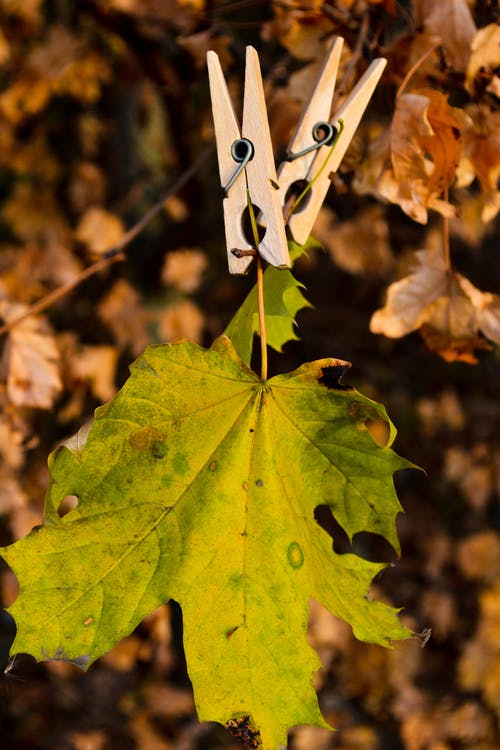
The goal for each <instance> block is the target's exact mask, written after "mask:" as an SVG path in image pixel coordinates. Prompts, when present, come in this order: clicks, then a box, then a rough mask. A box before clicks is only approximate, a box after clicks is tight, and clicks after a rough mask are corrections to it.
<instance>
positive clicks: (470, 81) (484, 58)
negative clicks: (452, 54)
mask: <svg viewBox="0 0 500 750" xmlns="http://www.w3.org/2000/svg"><path fill="white" fill-rule="evenodd" d="M498 67H500V26H498V25H497V24H496V23H491V24H489V25H488V26H484V27H483V28H482V29H479V31H478V32H477V34H476V35H475V36H474V38H473V39H472V41H471V56H470V60H469V64H468V66H467V73H466V78H465V88H466V89H467V91H469V93H470V94H474V92H475V89H476V86H477V88H478V89H479V90H480V91H481V90H482V89H484V88H485V86H486V84H487V83H488V82H489V80H490V79H491V77H492V75H493V71H494V70H495V69H496V68H498ZM476 79H478V80H476Z"/></svg>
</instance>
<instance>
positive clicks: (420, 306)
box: [370, 246, 500, 364]
mask: <svg viewBox="0 0 500 750" xmlns="http://www.w3.org/2000/svg"><path fill="white" fill-rule="evenodd" d="M419 328H420V329H421V334H422V336H423V338H424V340H425V342H426V344H427V346H428V347H429V349H431V351H436V352H437V353H438V354H439V355H440V356H441V357H443V359H445V360H446V361H447V362H453V361H456V360H459V361H462V362H468V363H469V364H475V363H476V362H477V359H476V356H475V352H474V350H475V349H488V348H490V346H489V344H488V342H487V341H485V340H484V339H482V338H480V336H479V334H480V333H482V334H483V335H484V336H486V337H488V338H489V339H490V340H491V341H494V342H495V343H497V344H498V343H500V296H499V295H496V294H492V293H491V292H481V291H480V290H479V289H477V288H476V287H475V286H474V285H473V284H471V282H470V281H469V280H468V279H466V278H465V277H464V276H462V275H461V274H459V273H456V272H454V271H453V270H451V269H450V268H448V267H447V265H446V262H445V260H444V255H443V252H442V251H441V250H440V249H439V247H438V246H436V247H433V248H429V249H427V250H419V251H418V252H416V253H415V266H414V271H413V273H411V274H410V275H409V276H406V277H405V278H403V279H401V280H400V281H396V282H395V283H393V284H391V285H390V287H389V288H388V290H387V300H386V304H385V306H384V307H383V308H381V309H380V310H377V311H376V312H375V313H374V314H373V315H372V318H371V321H370V330H371V331H372V332H373V333H382V334H384V336H388V337H389V338H399V337H400V336H404V335H406V334H407V333H410V332H411V331H415V330H417V329H419Z"/></svg>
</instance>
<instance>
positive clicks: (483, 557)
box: [457, 467, 500, 583]
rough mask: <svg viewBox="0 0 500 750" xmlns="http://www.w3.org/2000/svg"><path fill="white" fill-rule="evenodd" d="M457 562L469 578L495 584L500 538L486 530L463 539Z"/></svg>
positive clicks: (499, 573) (498, 573) (499, 569)
mask: <svg viewBox="0 0 500 750" xmlns="http://www.w3.org/2000/svg"><path fill="white" fill-rule="evenodd" d="M464 468H465V467H464ZM457 560H458V564H459V565H460V568H461V570H462V571H463V572H464V574H465V575H466V576H467V578H472V579H477V580H479V581H484V582H486V583H494V582H495V579H497V578H500V536H499V535H498V534H497V533H496V532H495V531H493V530H486V531H480V532H478V533H477V534H473V535H472V536H469V537H467V538H466V539H462V540H461V541H460V542H459V543H458V548H457Z"/></svg>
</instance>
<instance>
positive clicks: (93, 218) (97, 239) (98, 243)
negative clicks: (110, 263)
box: [75, 206, 125, 255]
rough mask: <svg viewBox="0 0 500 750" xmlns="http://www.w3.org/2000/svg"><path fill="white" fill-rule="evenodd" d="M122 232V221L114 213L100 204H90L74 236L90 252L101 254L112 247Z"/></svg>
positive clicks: (123, 229) (123, 227)
mask: <svg viewBox="0 0 500 750" xmlns="http://www.w3.org/2000/svg"><path fill="white" fill-rule="evenodd" d="M124 232H125V226H124V224H123V221H122V220H121V219H120V218H119V217H118V216H116V214H112V213H111V212H110V211H106V209H104V208H102V207H101V206H91V207H90V208H88V209H87V210H86V211H85V213H84V214H83V216H82V217H81V219H80V221H79V223H78V226H77V228H76V233H75V236H76V238H77V240H79V241H80V242H83V244H84V245H87V247H88V248H89V250H90V251H91V252H92V253H96V254H97V255H101V254H102V253H105V252H106V251H107V250H110V249H111V248H112V247H114V246H115V245H116V243H117V242H118V240H120V239H121V238H122V236H123V234H124Z"/></svg>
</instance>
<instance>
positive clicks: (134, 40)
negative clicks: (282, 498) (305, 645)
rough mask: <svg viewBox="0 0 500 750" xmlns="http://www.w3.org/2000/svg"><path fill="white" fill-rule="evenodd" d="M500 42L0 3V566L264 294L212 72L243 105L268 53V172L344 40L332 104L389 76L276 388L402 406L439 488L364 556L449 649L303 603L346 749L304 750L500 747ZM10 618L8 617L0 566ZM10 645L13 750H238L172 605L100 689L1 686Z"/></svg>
mask: <svg viewBox="0 0 500 750" xmlns="http://www.w3.org/2000/svg"><path fill="white" fill-rule="evenodd" d="M499 15H500V14H499V8H498V4H497V2H495V0H489V1H488V0H478V1H477V2H473V1H472V0H471V1H470V2H467V1H466V0H443V2H440V3H434V2H431V0H414V1H413V2H410V1H409V0H404V1H403V2H398V1H397V0H338V1H337V2H326V3H321V2H319V1H317V0H304V1H303V2H300V1H295V0H290V1H289V2H285V1H281V2H259V0H235V1H234V2H230V1H229V2H217V1H214V0H192V1H189V0H80V2H76V0H50V1H49V0H46V1H45V2H43V1H42V0H0V317H1V319H2V321H3V324H4V330H3V335H2V340H1V353H0V357H1V359H0V403H1V415H0V455H1V465H0V514H1V516H0V541H1V543H2V544H7V543H8V542H9V541H11V540H13V539H16V538H19V537H20V536H23V535H24V534H26V533H27V532H28V531H29V530H30V528H31V527H32V526H33V525H34V524H36V523H39V522H40V519H41V514H42V509H43V497H44V493H45V490H46V487H47V481H48V474H47V468H46V459H47V455H48V453H49V452H50V450H52V449H53V448H54V447H55V445H56V444H57V443H58V442H59V441H61V440H62V439H64V438H66V437H67V436H68V435H70V434H71V433H73V432H74V431H75V430H76V429H78V428H79V427H80V426H81V425H82V424H84V423H85V422H86V421H87V420H88V419H89V418H90V416H91V415H92V412H93V409H94V408H95V407H96V406H97V405H99V404H100V403H102V402H103V401H106V400H108V399H109V398H111V397H112V395H113V393H114V392H115V391H116V388H117V387H119V386H120V385H121V384H122V383H123V381H124V379H125V378H126V376H127V365H128V364H129V363H130V362H131V361H132V359H133V358H134V357H135V356H137V355H138V354H140V353H141V351H142V350H143V348H144V347H145V346H146V345H147V344H148V343H151V342H158V341H168V340H171V339H173V338H175V337H176V336H179V335H182V336H187V337H189V338H191V339H193V340H195V341H198V342H200V343H202V344H205V345H208V344H209V343H210V341H211V340H212V339H213V338H214V337H215V336H216V335H218V334H219V333H220V332H221V331H222V330H223V329H224V328H225V326H226V325H227V323H228V321H229V320H230V318H231V316H232V315H233V314H234V312H235V311H236V309H237V308H238V306H239V305H240V304H241V302H242V300H243V299H244V297H245V294H246V293H247V292H248V290H249V288H250V286H251V285H252V283H253V276H252V272H251V273H250V274H249V275H248V277H241V278H239V277H230V276H229V275H228V273H227V270H226V259H225V247H224V232H223V223H222V205H221V195H220V191H219V178H218V173H217V165H216V158H215V151H214V145H213V129H212V117H211V111H210V99H209V93H208V81H207V74H206V69H205V55H206V51H207V50H208V49H215V50H216V51H217V52H218V54H219V56H220V58H221V61H222V64H223V67H224V69H225V71H226V72H227V76H228V78H229V80H230V86H231V90H232V94H233V96H234V97H235V99H236V100H237V99H238V98H239V99H241V93H242V92H241V82H242V80H243V68H244V54H245V46H246V45H247V44H249V43H251V44H253V45H254V46H255V47H256V48H257V50H258V52H259V55H260V59H261V65H262V69H263V75H264V78H265V81H266V96H267V103H268V111H269V117H270V122H271V130H272V137H273V142H274V147H275V155H276V159H277V162H278V163H279V161H280V160H281V158H282V156H283V154H284V152H285V150H286V145H287V142H288V140H289V138H290V136H291V134H292V132H293V129H294V127H295V124H296V121H297V118H298V116H299V114H300V112H301V110H302V107H303V105H304V103H305V101H306V99H307V97H308V94H309V91H310V88H311V86H312V85H313V81H314V78H315V75H316V73H317V70H318V66H319V64H320V63H321V60H322V59H323V56H324V53H325V50H326V48H327V45H328V44H329V43H330V42H331V40H332V39H333V37H334V36H335V35H341V36H343V37H344V39H345V44H344V48H345V49H344V54H343V58H342V65H341V70H340V72H339V77H338V84H337V94H336V96H337V104H338V102H339V101H341V100H342V97H343V96H345V94H346V93H348V92H349V91H350V90H351V88H352V86H353V85H354V83H355V82H356V81H357V80H358V78H359V77H360V75H361V74H362V72H364V70H365V69H366V67H367V66H368V64H369V63H370V62H371V60H372V59H374V58H375V57H377V56H384V57H387V58H388V66H387V69H386V72H385V74H384V77H383V80H382V82H381V84H380V85H379V87H378V89H377V92H376V94H375V97H374V99H373V101H372V103H371V105H370V108H369V110H368V112H367V115H366V116H365V118H364V120H363V123H362V126H361V128H360V130H359V132H358V135H357V137H356V138H355V140H354V142H353V144H352V147H351V148H350V150H349V152H348V154H347V156H346V158H345V159H344V162H343V164H342V166H341V168H340V170H339V173H338V174H337V175H335V176H334V177H333V180H332V182H333V187H332V189H331V190H330V193H329V196H328V199H327V201H326V204H325V207H324V209H323V210H322V212H321V214H320V216H319V219H318V222H317V225H316V227H315V230H314V233H313V234H314V236H315V237H316V238H317V239H318V240H319V241H320V242H321V243H322V245H323V249H317V250H311V251H310V252H309V254H308V256H307V257H303V258H302V259H301V260H300V261H299V262H298V264H297V266H296V268H295V271H296V274H297V276H298V278H299V279H300V280H301V281H302V282H303V283H304V284H305V285H306V287H307V296H308V299H309V300H310V301H311V303H312V304H313V305H314V307H313V308H310V309H307V310H305V311H304V312H302V313H300V314H299V316H298V320H297V322H298V329H297V333H298V335H299V336H300V340H299V341H293V342H290V343H289V344H287V345H286V346H285V350H284V353H283V354H277V353H273V355H272V357H271V372H272V373H276V372H281V371H286V370H288V369H293V368H294V367H296V366H298V365H299V364H300V363H301V362H303V361H306V360H310V359H317V358H320V357H324V356H338V357H341V358H343V359H348V360H350V361H352V362H353V368H352V371H351V373H350V382H351V383H352V384H353V385H355V386H356V387H357V388H358V389H359V390H361V391H362V392H363V393H365V394H366V395H368V396H371V397H373V398H376V399H377V400H379V401H382V402H383V403H385V404H386V406H387V408H388V410H389V413H390V415H391V417H392V418H393V419H394V421H395V422H396V425H397V426H398V428H399V437H398V442H397V445H396V447H397V449H398V451H399V452H400V453H401V454H402V455H404V456H406V457H407V458H409V459H411V460H412V461H414V462H415V463H417V464H419V465H420V466H422V467H424V468H425V469H426V471H427V476H420V475H416V474H415V475H414V474H411V475H410V474H408V475H407V474H406V473H402V474H401V475H400V476H399V477H397V484H398V489H399V493H400V497H401V501H402V504H403V507H404V509H405V515H403V516H401V517H400V519H399V530H400V535H401V541H402V558H401V559H400V560H397V561H395V560H394V554H393V553H392V552H391V551H390V550H387V549H386V548H385V547H384V546H383V545H381V544H380V543H379V542H378V541H377V540H374V539H372V538H370V537H369V536H367V537H366V538H365V537H363V535H359V537H360V538H357V539H355V540H354V549H355V550H356V551H357V552H358V553H359V554H363V555H366V556H368V557H370V558H371V559H381V560H385V561H391V562H394V565H392V566H391V567H390V568H389V569H388V570H387V571H386V572H385V573H384V574H383V575H382V576H381V577H380V579H379V580H378V581H377V584H376V586H377V595H378V596H380V597H384V598H386V599H387V600H388V601H390V602H391V603H393V604H396V605H398V606H402V607H403V612H402V617H403V618H404V621H405V622H406V623H407V624H408V625H409V626H410V627H412V628H414V629H415V630H417V631H423V630H424V629H426V628H430V629H431V630H432V632H431V635H430V637H429V639H428V641H427V644H426V646H425V648H422V647H421V644H420V642H419V641H417V640H415V641H409V642H405V643H402V644H397V645H396V646H395V648H394V649H393V650H391V651H386V650H383V649H381V648H379V647H375V646H369V645H367V644H361V643H357V642H356V641H355V640H354V639H353V637H352V634H351V632H350V630H349V628H348V627H347V626H346V625H345V624H343V623H341V622H339V621H336V620H335V619H334V618H332V617H331V616H330V615H329V614H328V613H326V612H325V611H324V610H322V609H320V608H319V607H318V606H317V605H315V604H314V603H312V608H311V626H310V635H309V638H310V642H311V643H312V644H313V645H314V647H315V648H317V649H318V650H319V653H320V655H321V658H322V660H323V663H324V665H325V668H324V670H323V671H321V673H319V674H318V675H316V683H317V687H318V690H319V694H320V700H321V705H322V709H323V711H324V713H325V716H326V718H327V719H328V720H329V721H330V722H331V723H332V725H334V726H336V727H337V728H338V731H337V732H336V733H329V732H325V731H323V730H319V729H313V728H298V729H297V730H295V731H294V732H293V733H292V735H291V739H290V746H291V747H293V748H296V749H297V750H309V748H311V750H313V749H314V750H323V748H325V750H326V748H340V749H341V750H495V749H496V748H498V747H499V746H500V727H499V721H500V513H499V505H498V502H499V493H500V432H499V425H500V418H499V417H500V406H499V402H498V387H497V383H498V368H499V359H498V351H499V349H498V343H499V341H500V332H499V331H500V323H499V318H500V313H499V311H500V305H499V298H498V296H497V295H495V292H497V293H499V292H500V264H499V263H498V260H497V254H498V237H499V227H498V220H497V218H496V216H497V212H498V209H499V208H500V198H499V191H498V177H499V175H500V136H499V132H500V130H499V126H500V114H499V102H500V98H499V97H500V78H499V74H500V28H499V26H498V21H499ZM427 52H429V54H428V55H427V56H425V54H426V53H427ZM412 68H413V73H412V74H411V76H410V77H409V79H408V80H406V78H407V76H408V74H409V73H410V72H411V71H412ZM179 181H181V183H182V185H179ZM152 208H153V209H154V210H153V214H154V217H153V218H152V219H151V220H150V221H144V222H143V223H144V227H143V228H142V231H141V232H140V233H139V232H133V234H134V235H135V236H133V237H132V236H131V235H128V234H125V232H127V231H128V230H129V229H130V228H133V227H135V226H136V225H137V222H140V221H141V220H142V219H143V217H145V216H146V214H147V212H148V211H149V210H150V209H152ZM445 217H446V218H445ZM448 234H449V236H450V238H451V239H450V245H449V249H448V243H447V236H448ZM415 251H419V252H420V255H419V256H415V255H414V253H415ZM416 258H418V260H417V265H415V263H416ZM95 264H98V265H97V266H96V265H95ZM88 268H90V269H91V272H90V273H88V274H87V276H88V278H86V269H88ZM398 279H399V280H403V282H404V283H403V285H402V286H399V287H398V288H397V290H396V291H397V293H398V294H399V297H397V295H396V297H397V299H396V297H395V292H394V291H393V293H392V297H391V292H390V293H389V296H388V297H387V304H386V306H385V307H383V308H381V306H382V305H383V302H384V294H385V292H386V290H387V288H388V286H389V285H390V284H394V283H395V282H396V280H398ZM435 283H437V284H438V286H439V285H440V286H439V288H440V290H441V291H440V293H439V295H437V296H436V294H435V293H434V292H432V293H431V292H430V291H429V289H430V286H432V284H435ZM392 288H393V290H394V287H392ZM415 289H417V290H418V291H417V292H415ZM433 289H435V286H434V287H433ZM58 290H62V291H58ZM433 294H434V296H433ZM48 295H53V296H52V297H48ZM405 295H407V296H405ZM410 298H411V299H410ZM395 299H396V301H397V304H395ZM40 300H41V301H42V302H41V304H40V305H38V302H39V301H40ZM51 300H52V301H51ZM49 303H50V304H49ZM35 305H38V306H37V307H35ZM377 308H381V309H379V310H378V317H377V315H374V313H376V311H377ZM25 313H30V314H29V315H28V316H27V317H24V318H23V319H22V320H19V322H17V323H16V320H17V319H18V318H20V316H22V315H24V314H25ZM370 325H371V329H370ZM417 331H420V333H421V334H422V336H419V334H418V333H417ZM380 334H385V336H384V335H380ZM405 334H409V335H405ZM478 360H479V362H478ZM473 363H476V364H475V365H473ZM334 543H335V546H336V549H339V550H341V549H342V550H348V549H350V545H349V543H348V542H347V540H346V539H344V538H343V537H342V534H341V532H340V530H336V538H335V542H334ZM0 592H1V597H2V603H3V605H4V606H8V604H9V603H10V602H11V601H12V600H13V598H14V597H15V595H16V582H15V580H14V578H13V576H12V574H11V573H10V571H9V570H7V569H6V568H5V566H4V567H3V568H2V569H1V577H0ZM12 629H13V624H12V622H11V620H10V618H9V616H8V615H7V614H6V613H5V612H4V613H3V614H2V616H1V620H0V649H1V658H2V663H3V665H4V667H6V668H7V671H6V672H5V674H4V676H3V678H2V685H1V687H0V745H1V747H2V749H3V750H35V749H36V750H45V749H46V748H47V749H49V748H50V750H110V749H111V748H113V749H114V748H116V747H120V748H122V749H123V750H127V749H128V748H130V749H131V750H132V749H136V748H137V749H138V750H168V749H169V748H175V749H176V750H181V749H182V750H189V749H192V750H195V749H196V748H200V749H201V748H203V749H205V748H206V749H209V748H217V747H225V748H230V747H232V746H233V745H232V743H233V740H232V738H231V737H230V736H229V735H228V734H227V733H226V732H225V730H223V728H222V727H219V726H217V725H215V724H214V725H212V724H207V725H199V724H198V722H197V720H196V717H195V713H194V707H193V700H192V694H191V689H190V684H189V680H188V677H187V674H186V670H185V664H184V658H183V652H182V620H181V613H180V612H179V610H178V607H176V605H175V604H172V605H169V606H168V607H167V606H165V607H163V608H161V609H160V610H158V611H157V612H155V613H153V614H152V615H151V616H150V617H149V618H147V619H146V620H145V621H144V623H143V624H142V625H141V626H140V627H139V628H138V629H137V631H136V632H135V633H133V634H132V635H131V636H130V637H128V638H126V639H125V640H124V641H123V642H122V643H121V644H119V645H118V646H117V647H116V648H115V649H114V650H113V651H112V652H111V653H110V654H108V655H107V656H106V657H104V658H103V659H101V660H100V661H99V663H98V664H96V665H95V666H94V667H92V669H91V670H90V671H89V672H88V673H86V674H82V673H80V672H79V671H78V670H77V669H76V668H74V667H72V666H70V665H66V664H64V663H47V664H34V663H33V662H32V660H30V659H29V658H28V657H23V656H19V657H17V658H16V660H15V661H14V662H10V663H9V661H8V648H9V644H10V642H11V640H12ZM207 648H210V644H209V643H207ZM270 689H277V688H276V686H270Z"/></svg>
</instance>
